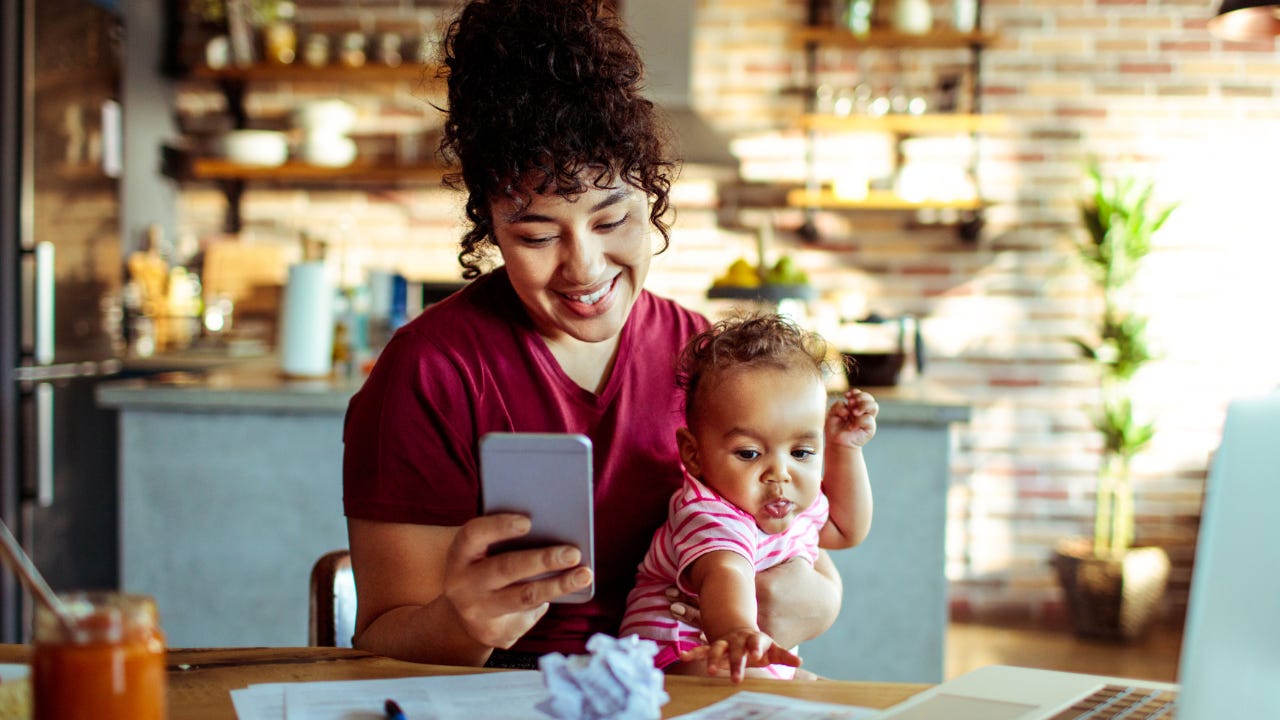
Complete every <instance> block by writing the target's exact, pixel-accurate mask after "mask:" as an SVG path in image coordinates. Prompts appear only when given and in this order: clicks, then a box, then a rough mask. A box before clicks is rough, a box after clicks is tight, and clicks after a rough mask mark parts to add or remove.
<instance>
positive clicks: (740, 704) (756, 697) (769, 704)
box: [672, 692, 880, 720]
mask: <svg viewBox="0 0 1280 720" xmlns="http://www.w3.org/2000/svg"><path fill="white" fill-rule="evenodd" d="M878 714H880V711H879V710H875V709H873V708H866V707H859V706H857V705H836V704H833V703H818V702H811V701H809V700H797V699H795V698H790V697H785V696H782V695H770V694H768V693H758V692H739V693H735V694H733V695H730V696H729V697H727V698H725V699H724V700H721V701H720V702H718V703H715V704H714V705H708V706H707V707H704V708H702V709H701V710H694V711H693V712H691V713H686V714H684V715H680V716H678V717H676V718H672V720H866V719H867V718H873V717H875V716H876V715H878Z"/></svg>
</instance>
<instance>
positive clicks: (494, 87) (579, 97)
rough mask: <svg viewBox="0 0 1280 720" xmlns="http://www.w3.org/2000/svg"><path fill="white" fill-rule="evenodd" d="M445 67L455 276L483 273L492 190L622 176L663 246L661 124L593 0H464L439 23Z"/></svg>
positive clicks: (579, 186) (668, 163)
mask: <svg viewBox="0 0 1280 720" xmlns="http://www.w3.org/2000/svg"><path fill="white" fill-rule="evenodd" d="M444 72H445V73H446V74H447V80H448V102H449V107H448V115H447V117H446V119H445V124H444V131H443V136H442V139H441V142H440V149H441V151H442V153H443V154H444V157H445V159H446V160H447V161H448V162H451V163H457V164H458V166H459V167H460V171H458V172H454V173H450V174H449V175H448V176H446V178H445V181H446V182H447V183H448V184H449V186H450V187H453V188H455V189H465V190H466V192H467V194H468V197H467V205H466V214H467V219H468V220H469V221H470V222H471V228H470V229H469V230H468V231H467V232H466V233H465V234H464V235H463V238H462V250H461V252H459V253H458V261H459V262H460V263H461V264H462V267H463V273H462V275H463V277H464V278H466V279H472V278H474V277H476V276H478V275H479V274H480V272H481V268H480V265H481V263H482V261H483V260H484V256H485V246H486V245H493V244H495V239H494V236H493V220H492V217H491V215H490V203H491V202H492V201H493V200H494V199H496V198H500V197H510V198H514V199H516V200H518V201H522V202H526V203H527V202H530V200H531V193H537V194H542V193H547V192H555V193H557V194H559V195H560V196H562V197H568V196H571V195H576V194H578V193H582V192H584V191H586V190H588V189H589V187H588V184H590V185H593V186H595V187H597V188H607V187H610V186H611V185H613V183H614V182H616V181H618V180H621V181H622V182H626V183H629V184H631V185H634V186H636V187H638V188H640V189H642V190H644V191H645V193H646V194H648V195H649V197H650V199H651V201H652V204H651V208H650V211H649V220H650V222H651V223H652V224H653V225H654V227H655V228H657V229H658V231H659V232H660V233H661V234H662V239H663V244H662V250H665V249H666V248H667V244H668V242H669V239H670V238H669V226H668V224H667V223H666V221H665V219H664V218H665V216H666V214H667V211H668V207H669V206H668V193H669V191H670V189H671V174H672V172H673V170H674V168H675V163H674V162H673V160H671V159H670V158H669V157H668V155H667V148H668V147H670V142H669V138H670V130H669V128H667V127H666V126H665V125H664V124H662V123H661V122H660V121H659V119H658V115H657V112H656V110H655V108H654V106H653V103H652V102H650V101H649V100H647V99H645V98H644V97H643V96H641V94H640V88H641V81H642V75H643V63H642V61H641V59H640V54H639V52H638V51H637V50H636V47H635V45H633V44H632V42H631V40H630V38H628V37H627V34H626V33H625V32H624V31H623V29H622V25H621V22H620V21H619V20H618V18H617V17H616V16H615V15H614V14H613V12H612V11H611V10H609V9H607V8H606V7H604V4H603V2H602V0H472V1H471V2H469V3H467V5H466V6H465V7H464V8H463V10H462V12H461V13H460V14H459V15H458V17H457V18H455V19H454V20H453V22H452V23H450V25H449V28H448V30H447V31H446V33H445V39H444ZM583 171H587V172H586V174H585V175H584V173H583ZM584 178H585V179H584ZM662 250H659V252H661V251H662Z"/></svg>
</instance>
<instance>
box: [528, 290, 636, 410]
mask: <svg viewBox="0 0 1280 720" xmlns="http://www.w3.org/2000/svg"><path fill="white" fill-rule="evenodd" d="M644 296H645V291H644V290H641V291H640V295H638V296H637V297H636V300H635V302H634V303H633V304H632V305H631V311H630V312H628V313H627V320H626V322H624V323H623V324H622V329H621V330H620V331H619V332H618V350H617V353H616V355H615V356H614V359H613V367H612V368H610V370H609V376H608V377H607V378H606V379H605V383H604V388H603V389H602V390H601V391H600V393H599V394H597V393H595V392H592V391H591V390H588V389H586V388H584V387H582V386H581V385H579V384H578V383H576V382H574V381H573V378H571V377H569V374H568V373H567V372H565V370H564V368H563V367H561V365H560V362H559V361H558V360H556V357H555V355H554V354H553V353H552V352H551V348H549V347H547V341H546V339H545V338H543V337H542V335H540V334H539V333H538V331H537V329H536V328H535V327H534V324H533V321H532V320H531V319H529V318H528V311H527V310H523V305H522V306H521V308H522V311H523V314H524V316H525V318H526V321H525V322H524V323H523V329H524V331H525V344H526V345H527V347H528V348H529V351H530V353H532V355H533V357H534V359H535V360H537V362H538V363H539V364H541V365H542V366H543V368H544V369H545V370H546V371H547V375H548V376H549V377H550V378H551V379H552V381H553V382H556V383H557V384H559V385H560V389H561V391H562V392H564V393H565V394H566V395H568V396H570V397H574V398H576V399H578V401H579V402H582V403H583V404H584V405H587V406H590V407H596V408H600V407H606V406H608V405H609V404H610V403H611V402H613V399H614V398H615V397H616V396H617V394H618V392H619V390H618V388H619V386H620V384H621V382H622V380H621V376H622V375H623V374H624V373H625V371H626V368H627V367H628V365H629V363H630V362H631V346H632V344H633V343H632V341H631V339H632V334H633V330H632V325H634V324H636V322H638V321H637V320H636V309H637V308H638V307H639V305H640V303H642V302H644Z"/></svg>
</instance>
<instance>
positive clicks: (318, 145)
mask: <svg viewBox="0 0 1280 720" xmlns="http://www.w3.org/2000/svg"><path fill="white" fill-rule="evenodd" d="M299 150H300V155H301V156H302V161H303V162H306V163H310V164H311V165H319V166H322V167H346V166H348V165H350V164H351V163H353V162H355V159H356V143H355V141H354V140H352V139H351V138H349V137H346V136H343V135H331V134H329V133H311V134H309V135H307V137H306V138H305V139H304V140H303V141H302V146H301V147H300V148H299Z"/></svg>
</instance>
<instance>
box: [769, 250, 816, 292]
mask: <svg viewBox="0 0 1280 720" xmlns="http://www.w3.org/2000/svg"><path fill="white" fill-rule="evenodd" d="M764 281H765V282H766V283H768V284H771V285H808V284H809V276H808V275H807V274H805V271H804V270H801V269H800V267H799V266H797V265H796V261H795V259H794V258H792V257H791V256H790V255H783V256H782V257H780V258H778V261H777V262H776V263H774V264H773V267H771V268H769V271H768V272H766V273H765V275H764Z"/></svg>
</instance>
